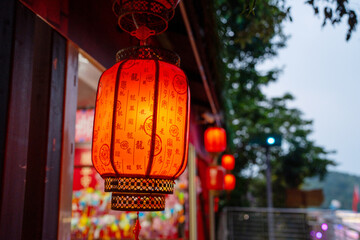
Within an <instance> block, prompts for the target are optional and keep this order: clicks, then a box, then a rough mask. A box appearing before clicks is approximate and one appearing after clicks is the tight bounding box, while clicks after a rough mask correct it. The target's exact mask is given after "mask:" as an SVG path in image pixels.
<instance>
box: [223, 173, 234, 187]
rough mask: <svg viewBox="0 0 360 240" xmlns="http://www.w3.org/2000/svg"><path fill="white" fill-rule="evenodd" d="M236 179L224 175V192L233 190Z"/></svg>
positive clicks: (229, 175)
mask: <svg viewBox="0 0 360 240" xmlns="http://www.w3.org/2000/svg"><path fill="white" fill-rule="evenodd" d="M235 183H236V179H235V176H234V175H232V174H226V175H225V177H224V189H225V190H230V191H231V190H234V188H235Z"/></svg>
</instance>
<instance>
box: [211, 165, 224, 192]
mask: <svg viewBox="0 0 360 240" xmlns="http://www.w3.org/2000/svg"><path fill="white" fill-rule="evenodd" d="M224 175H225V170H224V168H222V167H221V166H211V167H208V168H207V170H206V186H207V188H208V189H209V190H223V189H224Z"/></svg>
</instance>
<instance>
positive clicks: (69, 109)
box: [58, 42, 79, 239]
mask: <svg viewBox="0 0 360 240" xmlns="http://www.w3.org/2000/svg"><path fill="white" fill-rule="evenodd" d="M78 54H79V52H78V49H77V48H76V47H75V46H74V45H73V44H72V43H70V42H69V43H68V46H67V64H66V84H65V85H66V87H65V105H64V125H63V148H62V162H61V177H60V199H59V204H60V209H59V231H58V239H70V237H71V231H70V224H71V205H72V191H69V189H72V186H73V175H74V156H75V121H76V108H77V92H78V75H77V74H78Z"/></svg>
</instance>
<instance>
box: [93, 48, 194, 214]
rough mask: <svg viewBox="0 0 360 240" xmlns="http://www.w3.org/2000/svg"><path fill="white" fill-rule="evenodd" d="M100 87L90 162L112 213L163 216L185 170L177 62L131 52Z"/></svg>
mask: <svg viewBox="0 0 360 240" xmlns="http://www.w3.org/2000/svg"><path fill="white" fill-rule="evenodd" d="M117 61H118V63H117V64H115V65H114V66H113V67H111V68H110V69H108V70H106V71H105V72H104V73H103V74H102V76H101V78H100V81H99V86H98V91H97V99H96V109H95V120H94V130H93V146H92V161H93V165H94V167H95V168H96V170H97V171H98V173H99V174H100V175H101V176H102V177H103V178H104V179H105V191H107V192H113V194H112V202H111V208H112V209H114V210H127V211H139V210H140V211H161V210H163V209H164V207H165V194H167V193H172V192H173V188H174V180H175V179H176V178H177V177H178V176H180V175H181V173H182V172H183V171H184V170H185V167H186V164H187V151H188V134H189V124H188V121H189V107H190V93H189V88H188V82H187V78H186V76H185V74H184V72H183V71H182V70H181V69H180V68H179V63H180V60H179V57H178V56H177V55H176V54H175V53H173V52H171V51H165V50H162V49H156V48H150V47H147V46H142V47H132V48H130V49H125V50H122V51H120V52H119V53H118V54H117Z"/></svg>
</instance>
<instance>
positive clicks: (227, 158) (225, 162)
mask: <svg viewBox="0 0 360 240" xmlns="http://www.w3.org/2000/svg"><path fill="white" fill-rule="evenodd" d="M221 166H223V168H225V169H226V170H229V171H231V170H233V169H234V167H235V158H234V156H233V155H231V154H224V155H223V156H222V158H221Z"/></svg>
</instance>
